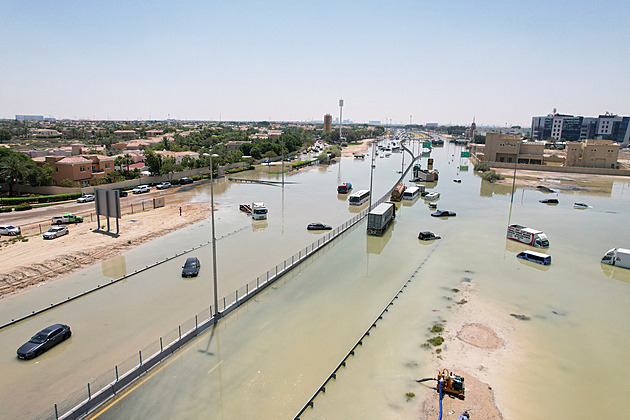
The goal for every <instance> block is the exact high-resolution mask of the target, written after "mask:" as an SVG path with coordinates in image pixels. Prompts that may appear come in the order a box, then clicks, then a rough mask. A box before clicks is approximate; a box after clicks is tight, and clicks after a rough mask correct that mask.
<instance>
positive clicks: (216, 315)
mask: <svg viewBox="0 0 630 420" xmlns="http://www.w3.org/2000/svg"><path fill="white" fill-rule="evenodd" d="M203 155H204V156H208V157H210V214H211V220H212V275H213V280H214V314H213V315H214V319H215V321H216V320H217V319H219V318H221V313H220V312H219V295H218V294H219V292H218V285H217V238H216V235H215V233H214V180H213V178H212V172H213V170H214V168H213V166H212V158H213V157H219V155H217V154H208V153H204V154H203Z"/></svg>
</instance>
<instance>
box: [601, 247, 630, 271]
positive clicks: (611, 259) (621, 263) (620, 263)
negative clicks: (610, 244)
mask: <svg viewBox="0 0 630 420" xmlns="http://www.w3.org/2000/svg"><path fill="white" fill-rule="evenodd" d="M602 264H610V265H614V266H615V267H623V268H630V249H624V248H613V249H611V250H610V251H608V252H607V253H606V254H604V256H603V257H602Z"/></svg>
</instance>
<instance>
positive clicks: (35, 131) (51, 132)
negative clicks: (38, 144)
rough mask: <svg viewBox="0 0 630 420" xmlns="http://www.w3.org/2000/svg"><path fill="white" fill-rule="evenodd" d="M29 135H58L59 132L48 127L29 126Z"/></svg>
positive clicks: (59, 134)
mask: <svg viewBox="0 0 630 420" xmlns="http://www.w3.org/2000/svg"><path fill="white" fill-rule="evenodd" d="M29 134H30V135H31V137H60V136H61V133H60V132H59V131H57V130H51V129H49V128H31V129H30V130H29Z"/></svg>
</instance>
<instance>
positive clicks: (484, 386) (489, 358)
mask: <svg viewBox="0 0 630 420" xmlns="http://www.w3.org/2000/svg"><path fill="white" fill-rule="evenodd" d="M453 300H454V301H455V302H456V303H457V306H456V309H455V312H454V314H453V316H452V317H451V319H449V320H447V323H446V324H445V325H444V328H445V330H444V332H442V333H441V334H440V335H441V336H442V337H443V338H444V343H443V344H442V345H441V346H440V348H441V352H440V353H437V352H435V353H434V356H435V357H434V361H433V372H429V374H427V376H433V377H435V376H437V372H438V371H441V370H443V369H447V370H448V371H449V372H452V373H453V374H455V375H458V376H463V377H464V386H465V399H464V400H460V399H459V398H456V397H454V396H450V395H445V396H444V398H443V399H442V405H443V418H444V419H457V418H459V416H460V415H461V414H462V413H463V412H464V411H467V412H468V414H469V415H470V418H471V419H474V420H478V419H484V420H496V419H503V414H502V413H501V411H500V409H499V408H498V406H497V403H496V401H495V395H494V391H493V389H492V382H493V380H494V379H496V378H497V376H498V375H500V372H501V371H502V366H504V365H505V364H511V363H516V362H517V359H518V352H517V350H516V349H515V347H514V346H513V345H512V344H511V340H510V336H511V335H512V334H514V322H517V321H515V320H514V319H509V317H508V316H506V309H504V308H500V307H499V306H498V305H496V304H493V303H490V302H484V301H482V300H481V299H480V298H479V297H478V296H477V295H476V293H475V290H474V279H473V280H472V282H471V283H467V282H462V283H461V285H460V287H459V292H458V293H457V296H456V297H455V298H454V299H453ZM423 386H427V387H430V388H432V389H435V387H436V382H435V381H430V382H425V383H424V385H423ZM418 411H419V415H418V418H419V419H421V420H433V419H436V418H438V413H439V397H438V393H437V391H433V392H431V393H429V395H428V396H427V398H426V399H425V400H424V401H423V402H421V403H420V406H419V407H418Z"/></svg>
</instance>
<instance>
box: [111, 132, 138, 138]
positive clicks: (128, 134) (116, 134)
mask: <svg viewBox="0 0 630 420" xmlns="http://www.w3.org/2000/svg"><path fill="white" fill-rule="evenodd" d="M114 137H115V138H116V140H124V139H135V138H136V130H116V131H114Z"/></svg>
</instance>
